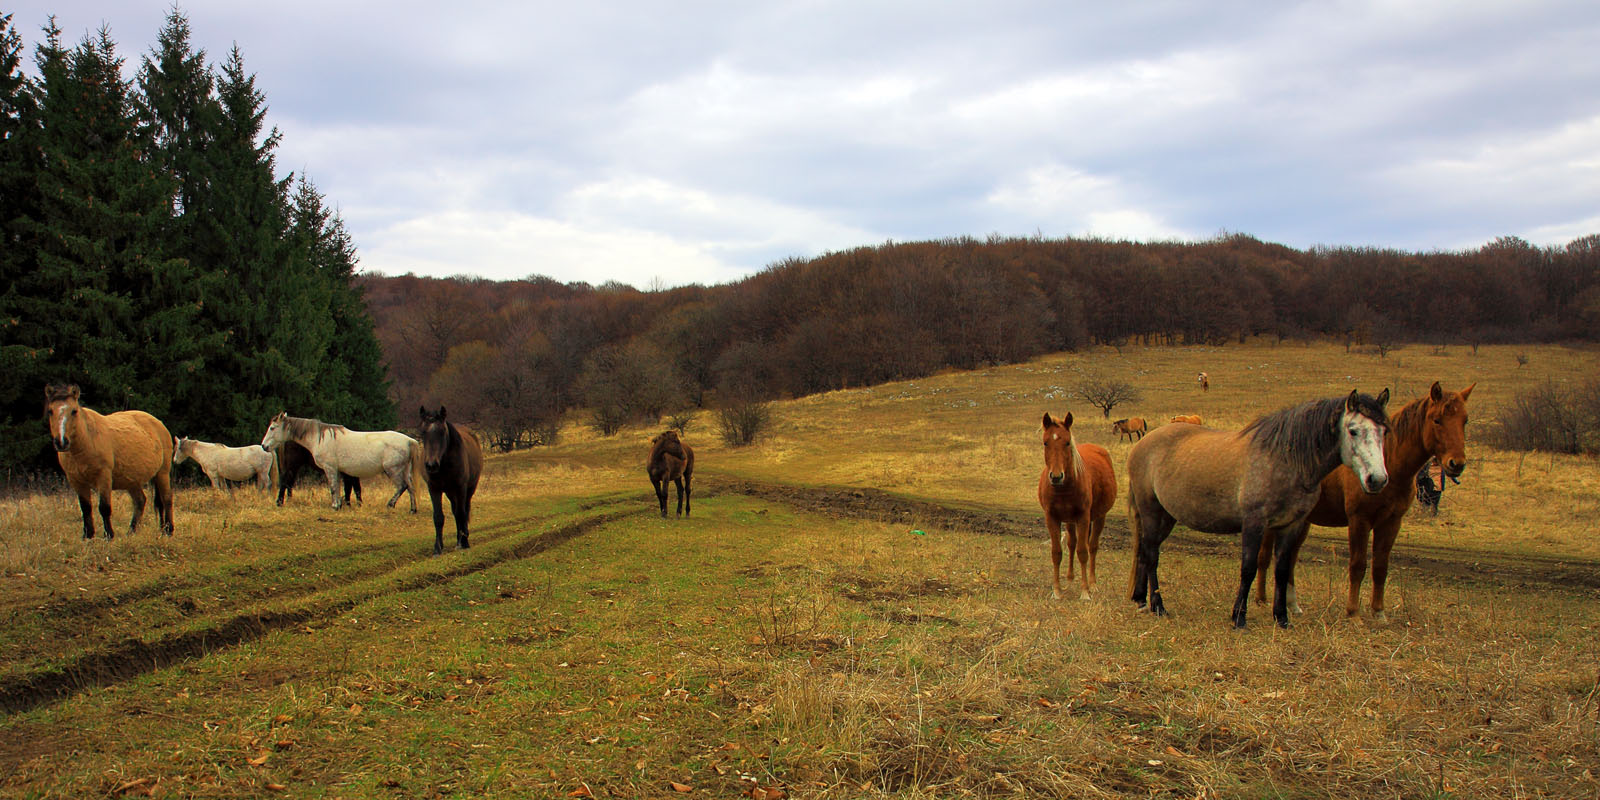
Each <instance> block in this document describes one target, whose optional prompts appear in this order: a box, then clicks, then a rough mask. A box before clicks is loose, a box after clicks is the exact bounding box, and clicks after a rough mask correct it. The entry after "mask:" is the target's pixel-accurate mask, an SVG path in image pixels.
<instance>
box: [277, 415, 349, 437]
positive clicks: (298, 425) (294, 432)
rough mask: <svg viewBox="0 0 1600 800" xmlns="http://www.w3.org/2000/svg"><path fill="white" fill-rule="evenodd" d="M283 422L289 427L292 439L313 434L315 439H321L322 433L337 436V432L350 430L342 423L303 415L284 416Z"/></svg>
mask: <svg viewBox="0 0 1600 800" xmlns="http://www.w3.org/2000/svg"><path fill="white" fill-rule="evenodd" d="M284 423H285V424H287V426H288V428H289V436H290V437H291V438H294V439H299V438H302V437H310V436H315V437H317V441H321V440H322V437H323V435H324V434H326V435H328V436H334V437H337V436H338V435H339V434H341V433H346V432H348V431H349V430H350V429H349V428H346V427H345V426H343V425H334V424H332V423H329V422H323V421H321V420H316V419H307V418H305V417H285V418H284Z"/></svg>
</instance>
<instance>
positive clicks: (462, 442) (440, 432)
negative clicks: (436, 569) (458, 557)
mask: <svg viewBox="0 0 1600 800" xmlns="http://www.w3.org/2000/svg"><path fill="white" fill-rule="evenodd" d="M417 413H418V415H419V416H420V417H421V419H422V429H421V430H420V431H418V434H419V435H418V436H417V438H418V439H419V440H421V441H422V477H423V478H424V479H426V480H427V482H428V497H429V498H431V499H432V500H433V554H434V555H439V554H440V553H443V552H444V507H443V505H442V504H441V503H440V502H439V495H441V494H443V495H445V496H447V497H449V498H450V513H451V515H452V516H454V517H455V518H456V546H457V547H459V548H461V549H462V550H465V549H467V548H469V547H471V546H472V545H471V544H470V543H469V542H468V540H467V523H468V522H469V521H470V520H471V518H472V495H473V493H474V492H476V491H478V476H479V475H481V474H482V473H483V446H482V445H481V444H479V443H478V435H477V434H475V433H473V432H472V431H471V430H470V429H468V428H467V427H466V426H463V425H457V424H455V423H453V422H447V421H445V418H444V417H445V409H444V406H439V413H437V414H433V413H429V411H428V409H427V407H426V406H419V407H418V408H417Z"/></svg>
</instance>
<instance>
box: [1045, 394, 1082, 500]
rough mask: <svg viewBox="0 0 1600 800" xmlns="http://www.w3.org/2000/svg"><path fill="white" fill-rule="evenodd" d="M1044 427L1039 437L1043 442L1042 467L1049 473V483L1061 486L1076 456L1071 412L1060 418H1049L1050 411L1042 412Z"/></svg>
mask: <svg viewBox="0 0 1600 800" xmlns="http://www.w3.org/2000/svg"><path fill="white" fill-rule="evenodd" d="M1043 425H1044V428H1043V432H1042V434H1041V439H1042V441H1043V442H1044V467H1045V470H1046V471H1047V472H1048V473H1049V475H1050V485H1052V486H1061V485H1063V484H1065V483H1066V482H1067V473H1068V472H1071V471H1074V469H1073V461H1074V460H1075V457H1076V456H1077V452H1076V449H1075V448H1074V446H1073V442H1072V412H1071V411H1068V412H1067V416H1066V417H1064V418H1062V419H1061V420H1059V421H1058V420H1055V419H1051V417H1050V412H1048V411H1046V412H1045V413H1044V423H1043Z"/></svg>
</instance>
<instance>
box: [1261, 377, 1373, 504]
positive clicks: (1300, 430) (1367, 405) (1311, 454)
mask: <svg viewBox="0 0 1600 800" xmlns="http://www.w3.org/2000/svg"><path fill="white" fill-rule="evenodd" d="M1348 398H1349V396H1348V395H1345V396H1343V397H1330V398H1327V399H1326V400H1310V401H1307V402H1304V403H1301V404H1300V405H1297V406H1290V407H1289V408H1285V409H1282V410H1279V411H1274V412H1273V413H1271V414H1267V415H1266V416H1263V417H1258V418H1256V420H1255V421H1254V422H1252V423H1250V424H1249V425H1246V426H1245V427H1244V430H1241V431H1239V435H1240V436H1249V437H1250V444H1251V445H1252V446H1253V447H1255V448H1256V449H1258V450H1264V451H1267V452H1272V453H1283V454H1286V455H1287V456H1288V457H1289V459H1290V461H1291V462H1293V463H1294V464H1296V465H1298V466H1299V468H1300V470H1301V472H1302V473H1304V476H1305V479H1304V480H1302V481H1301V482H1302V483H1304V484H1306V485H1308V486H1310V485H1314V484H1315V483H1316V481H1313V480H1311V479H1310V476H1311V475H1313V474H1314V471H1315V470H1316V469H1318V468H1319V467H1320V466H1321V462H1322V460H1323V458H1325V457H1326V456H1327V455H1328V453H1330V452H1333V451H1334V450H1335V448H1336V447H1337V446H1338V444H1339V430H1338V425H1337V424H1336V423H1337V421H1338V419H1339V416H1340V415H1341V414H1343V413H1344V404H1345V401H1346V400H1347V399H1348ZM1355 403H1356V410H1357V412H1358V413H1360V414H1362V415H1363V416H1366V417H1368V418H1371V419H1374V420H1377V421H1378V422H1381V423H1384V424H1388V422H1389V415H1388V414H1386V413H1385V412H1384V410H1383V406H1380V405H1378V401H1377V399H1376V398H1373V397H1371V396H1370V395H1365V394H1357V395H1356V396H1355Z"/></svg>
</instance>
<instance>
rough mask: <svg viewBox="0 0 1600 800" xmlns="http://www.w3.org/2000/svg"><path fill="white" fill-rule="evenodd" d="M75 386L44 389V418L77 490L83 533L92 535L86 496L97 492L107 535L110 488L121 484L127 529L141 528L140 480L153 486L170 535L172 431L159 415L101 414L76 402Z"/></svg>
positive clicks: (158, 512)
mask: <svg viewBox="0 0 1600 800" xmlns="http://www.w3.org/2000/svg"><path fill="white" fill-rule="evenodd" d="M80 396H81V393H80V392H79V390H78V387H77V385H72V386H63V385H62V384H59V383H53V384H51V385H49V386H46V387H45V390H44V412H45V419H46V421H47V423H48V424H49V426H50V444H52V445H54V446H55V448H56V460H57V461H58V462H60V463H61V471H62V472H65V473H66V474H67V482H68V483H71V484H72V488H73V490H74V491H76V492H77V493H78V508H79V510H81V511H82V512H83V538H85V539H93V538H94V513H93V511H92V510H91V509H90V507H89V496H90V495H91V494H92V493H96V492H98V493H99V495H100V520H101V521H102V522H103V523H105V529H106V538H107V539H110V538H112V536H114V535H115V532H114V531H113V530H112V529H111V492H112V491H113V490H116V489H122V490H124V491H126V492H127V493H128V499H129V500H131V501H132V502H133V521H131V522H129V523H128V533H133V532H135V531H137V530H138V529H139V519H140V518H141V517H143V516H144V502H145V494H144V485H145V484H147V483H152V482H153V483H154V484H155V488H156V517H157V518H158V519H159V520H161V532H162V533H165V534H166V535H168V536H171V535H172V434H171V433H168V432H167V426H165V425H163V424H161V420H158V419H156V418H155V417H152V416H150V415H149V414H146V413H145V412H143V411H118V412H116V413H114V414H100V413H99V412H97V411H95V410H94V409H92V408H85V407H83V406H81V405H79V404H78V400H79V398H80Z"/></svg>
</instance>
